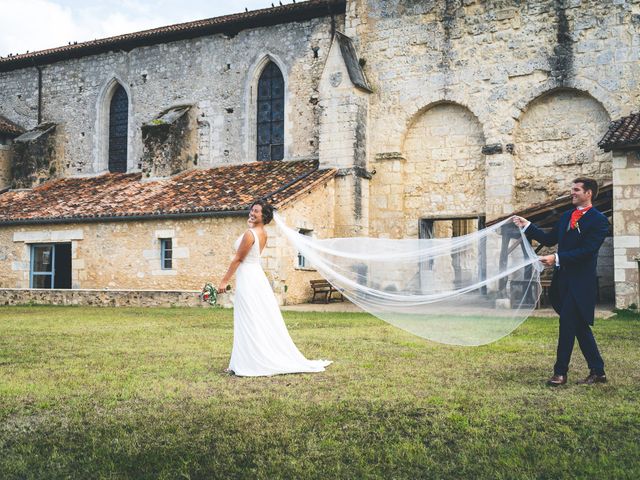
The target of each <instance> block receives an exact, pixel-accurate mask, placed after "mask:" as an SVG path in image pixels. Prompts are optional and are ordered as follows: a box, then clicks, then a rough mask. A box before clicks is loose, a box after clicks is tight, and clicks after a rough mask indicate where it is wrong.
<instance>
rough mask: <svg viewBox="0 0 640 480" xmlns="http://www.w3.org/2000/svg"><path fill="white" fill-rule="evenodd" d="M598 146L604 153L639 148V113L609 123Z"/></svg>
mask: <svg viewBox="0 0 640 480" xmlns="http://www.w3.org/2000/svg"><path fill="white" fill-rule="evenodd" d="M598 146H599V147H600V148H602V149H603V150H604V151H605V152H610V151H611V150H629V149H634V148H640V113H632V114H631V115H628V116H626V117H622V118H620V119H618V120H614V121H613V122H611V123H610V124H609V130H607V133H605V135H604V137H602V140H600V141H599V142H598Z"/></svg>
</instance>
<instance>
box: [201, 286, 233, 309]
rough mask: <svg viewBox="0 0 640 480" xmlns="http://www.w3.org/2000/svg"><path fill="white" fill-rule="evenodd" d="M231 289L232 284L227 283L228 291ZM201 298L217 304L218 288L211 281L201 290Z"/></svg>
mask: <svg viewBox="0 0 640 480" xmlns="http://www.w3.org/2000/svg"><path fill="white" fill-rule="evenodd" d="M229 290H231V285H227V291H229ZM200 300H201V301H202V302H207V303H209V305H214V306H215V305H216V304H217V303H218V289H217V288H216V287H214V286H213V285H212V284H210V283H207V284H205V286H204V287H202V291H201V292H200Z"/></svg>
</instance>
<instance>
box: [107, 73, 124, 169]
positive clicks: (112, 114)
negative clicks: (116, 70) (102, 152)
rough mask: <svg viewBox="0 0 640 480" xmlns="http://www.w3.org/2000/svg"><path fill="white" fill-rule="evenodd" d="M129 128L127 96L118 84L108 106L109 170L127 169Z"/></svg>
mask: <svg viewBox="0 0 640 480" xmlns="http://www.w3.org/2000/svg"><path fill="white" fill-rule="evenodd" d="M128 130H129V98H128V97H127V92H126V91H125V89H124V87H123V86H122V85H118V86H117V87H116V89H115V91H114V92H113V97H111V105H110V107H109V171H110V172H112V173H113V172H122V173H125V172H126V171H127V132H128Z"/></svg>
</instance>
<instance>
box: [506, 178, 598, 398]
mask: <svg viewBox="0 0 640 480" xmlns="http://www.w3.org/2000/svg"><path fill="white" fill-rule="evenodd" d="M597 195H598V183H597V182H596V181H595V180H593V179H591V178H583V177H581V178H576V179H575V180H574V181H573V183H572V185H571V201H572V203H573V205H574V207H575V209H574V210H572V211H568V212H565V213H563V214H562V216H561V217H560V220H559V221H558V223H557V224H556V225H555V226H554V227H553V228H552V229H551V231H550V232H548V233H546V232H544V231H542V230H541V229H539V228H538V227H536V226H535V225H533V224H532V223H531V222H529V221H528V220H526V219H524V218H522V217H514V219H513V221H514V223H515V224H516V225H518V226H519V227H521V228H524V229H525V235H526V236H527V238H533V239H534V240H537V241H538V242H540V243H541V244H542V245H545V246H547V247H551V246H553V245H555V244H558V252H557V253H555V254H553V255H547V256H544V257H540V261H541V262H542V263H543V264H544V265H546V266H548V267H554V271H553V279H552V281H551V289H550V292H549V294H550V299H551V304H552V306H553V309H554V310H555V311H556V312H557V313H558V315H560V332H559V337H558V350H557V355H556V363H555V365H554V367H553V373H554V375H553V376H552V377H551V378H550V379H549V381H548V382H547V384H548V385H551V386H558V385H564V384H565V383H567V372H568V370H569V360H570V359H571V352H572V351H573V345H574V343H575V339H576V338H577V339H578V345H580V350H582V354H583V355H584V358H585V359H586V360H587V365H588V366H589V369H590V373H589V376H588V377H587V378H585V379H584V380H582V381H580V382H578V383H582V384H588V385H591V384H594V383H605V382H606V381H607V376H606V375H605V372H604V361H603V360H602V357H601V356H600V352H599V351H598V345H597V343H596V339H595V338H594V336H593V333H592V331H591V328H590V325H593V317H594V310H595V304H596V261H597V258H598V250H599V249H600V246H601V245H602V242H603V241H604V239H605V237H606V236H607V233H608V232H609V222H608V220H607V217H605V216H604V215H603V214H602V213H600V212H599V211H598V210H596V209H595V208H594V207H593V206H592V205H591V201H592V200H594V199H595V198H596V196H597Z"/></svg>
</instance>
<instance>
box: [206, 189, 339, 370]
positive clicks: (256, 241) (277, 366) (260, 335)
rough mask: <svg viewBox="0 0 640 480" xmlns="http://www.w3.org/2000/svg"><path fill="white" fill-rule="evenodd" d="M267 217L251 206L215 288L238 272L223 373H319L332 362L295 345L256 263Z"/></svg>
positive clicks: (264, 207) (269, 213) (261, 205)
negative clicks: (227, 359)
mask: <svg viewBox="0 0 640 480" xmlns="http://www.w3.org/2000/svg"><path fill="white" fill-rule="evenodd" d="M272 218H273V208H272V207H271V205H269V204H268V203H267V202H266V201H264V200H257V201H255V202H254V203H253V205H251V210H250V212H249V220H248V222H247V223H248V224H249V229H248V230H247V231H246V232H245V233H244V234H243V235H241V236H240V237H238V239H237V240H236V242H235V245H234V248H235V250H236V255H235V257H234V259H233V260H232V261H231V264H230V265H229V269H228V270H227V273H226V274H225V276H224V277H223V278H222V281H221V282H220V286H219V287H218V292H220V293H222V292H224V291H225V290H226V288H227V285H228V284H229V281H230V280H231V277H232V276H233V274H234V273H237V275H236V294H235V301H234V310H233V351H232V352H231V361H230V363H229V368H228V371H230V372H231V373H234V374H235V375H238V376H242V377H258V376H266V375H278V374H282V373H300V372H322V371H324V369H325V367H326V366H327V365H329V364H330V363H331V361H329V360H307V359H306V358H305V357H304V356H303V355H302V354H301V353H300V351H299V350H298V348H297V347H296V346H295V345H294V343H293V340H291V337H290V336H289V332H288V331H287V327H286V326H285V324H284V320H283V319H282V314H281V313H280V308H279V307H278V303H277V301H276V298H275V295H274V294H273V291H272V290H271V286H270V285H269V281H268V280H267V277H266V275H265V274H264V271H263V270H262V266H261V265H260V255H261V254H262V250H264V247H265V245H266V243H267V232H266V231H265V229H264V226H265V225H266V224H268V223H269V222H270V221H271V220H272Z"/></svg>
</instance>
